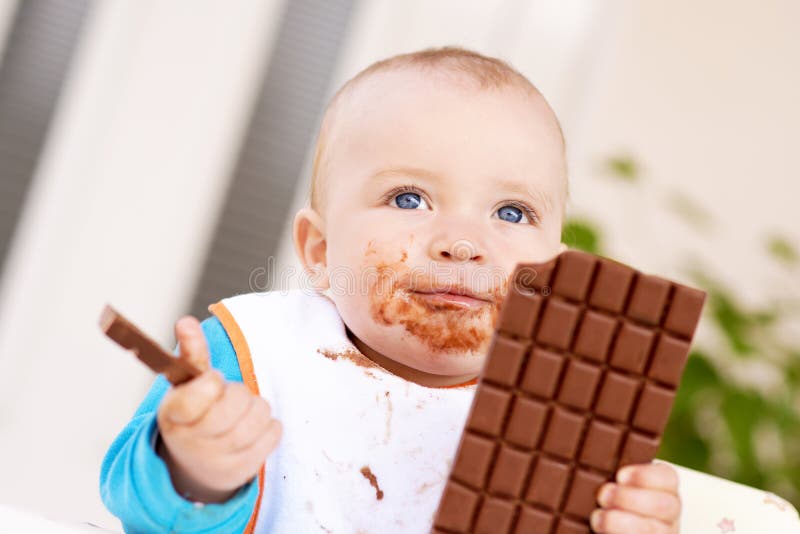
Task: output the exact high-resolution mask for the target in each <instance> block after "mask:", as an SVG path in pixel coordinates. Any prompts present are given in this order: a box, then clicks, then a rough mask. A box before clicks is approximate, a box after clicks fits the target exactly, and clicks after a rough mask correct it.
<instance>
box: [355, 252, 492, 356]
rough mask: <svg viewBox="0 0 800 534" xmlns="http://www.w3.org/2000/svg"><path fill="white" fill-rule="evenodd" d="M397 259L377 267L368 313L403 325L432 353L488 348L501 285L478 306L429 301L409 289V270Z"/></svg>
mask: <svg viewBox="0 0 800 534" xmlns="http://www.w3.org/2000/svg"><path fill="white" fill-rule="evenodd" d="M406 257H407V255H406V254H405V253H404V254H403V258H402V260H401V261H400V262H397V263H394V264H386V263H380V264H378V265H377V266H376V269H377V277H376V283H375V284H373V285H372V287H371V288H370V312H371V314H372V317H373V319H374V320H375V321H376V322H377V323H379V324H383V325H387V326H391V325H402V326H403V327H404V329H405V330H406V331H407V332H408V333H409V334H411V335H412V336H414V337H415V338H417V339H419V340H420V341H422V342H423V343H425V344H426V345H427V346H428V348H430V349H431V350H432V351H434V352H458V353H468V352H481V351H484V350H485V349H486V348H487V347H488V343H489V340H490V339H491V336H492V332H493V330H492V329H493V327H494V324H495V320H496V319H497V315H498V313H499V309H500V303H501V301H502V297H503V296H504V293H505V289H504V288H495V290H494V292H493V293H494V295H493V297H494V298H493V300H492V301H491V302H487V303H486V304H485V305H483V306H480V307H478V308H467V307H465V306H462V305H459V304H457V303H453V302H446V301H442V302H432V301H430V300H428V299H426V298H423V297H421V296H420V295H419V294H417V293H415V292H414V291H413V290H412V289H411V283H410V276H409V269H408V267H407V266H406V265H405V264H404V261H405V258H406Z"/></svg>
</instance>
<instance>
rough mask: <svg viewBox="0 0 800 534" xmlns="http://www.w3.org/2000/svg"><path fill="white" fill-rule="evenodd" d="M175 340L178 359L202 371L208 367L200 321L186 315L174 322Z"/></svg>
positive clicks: (205, 344) (206, 347) (206, 348)
mask: <svg viewBox="0 0 800 534" xmlns="http://www.w3.org/2000/svg"><path fill="white" fill-rule="evenodd" d="M175 338H176V339H177V340H178V346H179V354H180V356H179V357H180V358H183V359H185V360H187V361H188V362H189V363H192V364H193V365H195V366H197V367H199V368H200V369H202V370H203V371H205V370H207V369H208V367H209V355H208V344H207V343H206V336H205V334H203V327H202V326H200V321H198V320H197V319H195V318H194V317H192V316H191V315H187V316H185V317H181V318H180V319H178V320H177V321H176V322H175Z"/></svg>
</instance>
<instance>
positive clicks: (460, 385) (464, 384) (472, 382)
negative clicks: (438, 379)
mask: <svg viewBox="0 0 800 534" xmlns="http://www.w3.org/2000/svg"><path fill="white" fill-rule="evenodd" d="M477 383H478V377H477V376H476V377H475V378H473V379H472V380H467V381H466V382H462V383H460V384H453V385H452V386H439V387H440V388H442V389H444V388H463V387H464V386H471V385H472V384H477Z"/></svg>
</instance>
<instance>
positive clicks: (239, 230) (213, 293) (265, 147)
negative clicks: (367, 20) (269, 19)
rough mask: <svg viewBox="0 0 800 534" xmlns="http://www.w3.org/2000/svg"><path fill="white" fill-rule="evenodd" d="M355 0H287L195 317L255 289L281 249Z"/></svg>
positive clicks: (199, 289) (200, 288) (198, 295)
mask: <svg viewBox="0 0 800 534" xmlns="http://www.w3.org/2000/svg"><path fill="white" fill-rule="evenodd" d="M354 3H355V0H286V8H285V11H284V13H283V17H282V21H281V23H280V27H279V30H278V32H277V33H278V34H277V40H276V42H275V45H274V47H273V52H272V57H271V58H270V60H269V65H268V68H267V69H266V73H265V77H264V80H263V85H262V88H261V91H260V95H259V97H258V102H257V104H256V106H255V110H254V113H253V116H252V119H251V122H250V125H249V129H248V131H247V134H246V138H245V140H244V143H243V147H242V150H241V153H240V155H239V158H238V162H237V165H236V170H235V172H234V175H233V177H232V179H231V184H230V186H229V190H228V194H227V199H226V201H225V204H224V207H223V210H222V215H221V217H220V221H219V223H218V227H217V229H216V233H215V235H214V238H213V240H212V244H211V247H210V250H209V252H208V256H207V259H206V264H205V266H204V269H203V274H202V276H201V278H200V282H199V285H198V287H197V291H196V293H195V298H194V301H193V304H192V308H191V310H190V313H192V314H193V315H195V316H197V317H200V318H203V317H206V316H208V310H207V307H208V305H209V304H211V303H214V302H216V301H218V300H220V299H221V298H224V297H228V296H231V295H235V294H238V293H245V292H249V291H252V289H251V287H250V276H251V273H252V272H253V271H254V270H256V269H259V268H261V269H263V268H264V267H266V265H267V258H268V257H270V256H271V255H274V254H276V252H277V249H278V245H279V240H280V232H281V230H282V229H283V225H284V223H285V222H286V221H287V219H288V218H289V217H291V216H292V215H293V214H292V213H290V212H289V211H290V209H291V205H292V200H293V198H294V192H295V188H296V187H297V184H298V180H299V177H300V172H301V171H302V168H303V163H304V159H305V156H306V153H307V150H308V147H309V144H310V143H311V142H312V141H313V140H314V136H315V135H316V131H315V127H316V123H317V120H318V117H319V115H320V113H321V111H322V109H323V106H324V105H325V103H326V102H325V101H324V99H325V96H326V95H327V89H328V86H329V84H330V80H331V76H332V74H333V69H334V67H335V65H336V59H337V57H338V54H339V51H340V48H341V44H342V41H343V38H344V36H345V34H346V31H347V24H348V22H349V19H350V16H351V13H352V11H353V6H354ZM259 289H260V290H263V289H266V288H259Z"/></svg>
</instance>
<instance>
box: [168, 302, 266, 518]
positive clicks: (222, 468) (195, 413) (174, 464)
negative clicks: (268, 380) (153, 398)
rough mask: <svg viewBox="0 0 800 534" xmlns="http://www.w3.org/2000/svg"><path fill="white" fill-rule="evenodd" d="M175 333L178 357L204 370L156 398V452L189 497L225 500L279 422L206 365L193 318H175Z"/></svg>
mask: <svg viewBox="0 0 800 534" xmlns="http://www.w3.org/2000/svg"><path fill="white" fill-rule="evenodd" d="M175 335H176V337H177V339H178V342H179V346H180V356H179V357H180V358H185V359H187V360H189V361H191V362H192V363H193V364H195V365H197V366H198V367H200V368H201V369H203V373H202V374H200V375H198V376H196V377H194V378H193V379H191V380H190V381H188V382H185V383H183V384H181V385H179V386H175V387H173V388H172V389H170V390H169V391H168V392H167V394H166V395H165V396H164V399H163V400H162V401H161V405H160V406H159V408H158V417H157V419H158V429H159V432H160V434H161V438H162V440H163V442H161V443H159V446H158V451H157V452H158V454H159V456H161V457H162V458H163V459H164V462H165V463H166V464H167V467H168V468H169V472H170V477H171V479H172V485H173V486H174V487H175V490H176V491H177V492H178V493H180V494H182V495H184V496H186V497H187V498H190V499H192V500H194V501H202V502H207V503H211V502H224V501H226V500H227V499H229V498H230V497H231V496H233V494H234V493H235V492H236V490H237V489H238V488H239V487H240V486H242V485H243V484H244V483H246V482H247V481H248V480H250V479H251V478H252V477H253V476H255V475H256V474H257V473H258V471H259V469H260V468H261V464H263V463H264V460H265V459H266V458H267V455H268V454H270V453H271V452H272V451H273V450H274V449H275V448H276V447H277V444H278V441H279V439H280V434H281V425H280V423H279V422H278V421H277V420H275V419H273V418H272V417H271V413H270V406H269V404H268V403H267V401H266V400H264V399H263V398H262V397H260V396H256V395H253V394H251V393H250V391H249V390H248V389H247V387H246V386H245V385H244V384H241V383H236V382H225V380H224V379H223V377H222V375H221V374H220V373H219V372H218V371H216V370H213V369H209V356H208V346H207V345H206V340H205V336H204V335H203V331H202V328H201V327H200V323H199V322H198V321H197V319H195V318H194V317H184V318H182V319H180V320H179V321H177V322H176V323H175Z"/></svg>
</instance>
